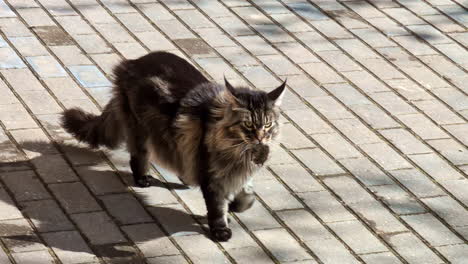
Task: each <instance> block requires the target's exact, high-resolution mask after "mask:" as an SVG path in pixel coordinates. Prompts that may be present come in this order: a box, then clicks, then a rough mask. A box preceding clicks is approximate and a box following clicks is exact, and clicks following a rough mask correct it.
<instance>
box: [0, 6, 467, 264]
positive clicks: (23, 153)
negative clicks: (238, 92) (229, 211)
mask: <svg viewBox="0 0 468 264" xmlns="http://www.w3.org/2000/svg"><path fill="white" fill-rule="evenodd" d="M467 7H468V2H467V1H465V0H427V1H422V0H397V1H391V0H373V1H370V0H369V1H344V0H343V1H334V0H321V1H320V0H316V1H311V0H309V1H307V0H298V1H296V0H281V1H280V0H278V1H276V0H258V1H242V0H221V1H214V0H166V1H156V0H0V29H1V33H0V126H1V127H0V142H1V143H0V159H1V163H0V241H1V242H0V263H2V264H3V263H5V264H6V263H34V264H39V263H158V264H160V263H203V264H204V263H241V264H243V263H296V264H299V263H303V264H304V263H338V264H344V263H362V262H364V263H376V264H381V263H424V264H427V263H450V262H451V263H468V245H467V239H468V210H467V209H468V180H467V178H468V176H467V174H468V149H467V145H468V124H467V120H468V97H467V94H468V74H467V71H466V69H467V67H468V52H467V50H466V47H467V45H468V31H467V27H468V12H467V9H466V8H467ZM151 50H166V51H171V52H174V53H176V54H179V55H181V56H184V57H186V58H189V59H190V61H191V62H192V63H193V64H194V65H195V66H196V67H198V68H199V69H200V70H202V71H203V72H204V73H206V75H207V76H209V77H211V78H212V79H213V80H215V81H221V80H222V78H223V75H224V74H226V76H227V77H228V79H230V80H231V81H232V82H234V83H238V84H240V83H242V84H246V85H249V86H252V87H256V88H258V89H265V90H268V89H271V88H272V87H274V86H276V85H278V84H279V83H280V81H281V80H283V79H285V78H286V77H287V79H288V85H289V92H288V94H287V95H286V98H285V102H284V105H283V107H282V114H283V115H282V122H283V123H284V128H283V139H282V140H281V145H280V147H278V148H277V149H276V150H275V152H274V155H273V157H272V160H271V161H270V162H269V165H268V167H267V168H266V169H265V170H263V171H262V172H261V173H259V175H257V176H256V192H257V198H258V201H257V203H256V204H255V206H254V207H253V208H252V209H251V210H250V211H248V212H246V213H243V214H238V215H232V216H231V226H232V228H233V229H234V232H233V233H234V236H233V238H232V240H231V241H229V242H227V243H215V242H212V241H211V240H210V239H208V238H207V236H206V233H205V230H206V223H205V219H204V217H203V216H204V214H205V206H204V203H203V200H202V197H201V194H200V192H199V191H198V190H191V189H186V188H185V187H184V186H182V185H180V184H179V183H178V182H177V180H176V179H175V178H174V176H173V175H170V174H168V173H167V172H165V171H163V170H157V167H155V168H154V171H153V175H155V177H157V178H158V180H155V182H154V186H152V187H150V188H146V189H140V188H136V187H133V186H132V184H131V183H130V187H127V186H128V184H129V182H131V177H130V176H129V173H128V171H129V168H128V164H127V162H128V156H127V154H126V153H125V152H124V151H114V152H107V151H104V152H92V151H90V150H88V149H87V148H86V147H85V146H83V145H78V144H76V142H75V141H74V140H73V139H72V138H71V137H70V135H68V134H67V133H65V132H64V131H63V130H62V129H61V128H60V126H59V125H58V118H59V114H60V112H61V111H63V110H64V109H66V108H69V107H74V106H80V107H83V108H85V109H88V110H90V111H93V112H99V111H100V110H101V109H102V107H103V106H104V105H105V103H106V102H107V100H108V99H109V95H110V94H109V92H110V82H109V80H110V79H111V70H112V67H113V66H114V65H115V64H116V63H118V62H119V61H120V60H121V59H123V58H136V57H139V56H140V55H143V54H146V53H147V52H149V51H151Z"/></svg>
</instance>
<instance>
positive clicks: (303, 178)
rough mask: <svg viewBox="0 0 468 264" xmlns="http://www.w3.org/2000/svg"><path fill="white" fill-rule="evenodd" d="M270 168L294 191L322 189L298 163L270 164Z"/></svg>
mask: <svg viewBox="0 0 468 264" xmlns="http://www.w3.org/2000/svg"><path fill="white" fill-rule="evenodd" d="M270 168H271V169H272V170H273V171H274V172H275V173H276V174H277V175H278V176H279V177H280V178H281V180H282V181H284V182H285V183H286V184H287V185H288V187H289V188H291V189H292V190H293V191H294V192H298V193H301V192H309V191H322V190H323V187H322V186H321V185H320V184H319V183H318V182H317V181H316V180H315V179H314V177H313V176H312V175H310V174H309V173H308V172H307V171H306V170H305V169H304V168H303V167H302V166H300V165H299V164H283V165H272V166H270Z"/></svg>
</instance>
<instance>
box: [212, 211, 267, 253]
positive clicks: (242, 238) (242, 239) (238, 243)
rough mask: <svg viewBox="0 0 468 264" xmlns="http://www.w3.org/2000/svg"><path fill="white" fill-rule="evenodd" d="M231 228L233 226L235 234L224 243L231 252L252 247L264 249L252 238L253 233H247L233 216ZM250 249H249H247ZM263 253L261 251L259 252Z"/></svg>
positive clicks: (230, 223)
mask: <svg viewBox="0 0 468 264" xmlns="http://www.w3.org/2000/svg"><path fill="white" fill-rule="evenodd" d="M203 220H205V219H203ZM229 228H231V230H232V233H233V234H235V235H233V236H232V238H231V239H230V240H229V242H228V243H224V244H223V247H224V248H225V249H226V250H227V251H228V252H229V254H231V252H234V251H235V252H238V251H236V250H237V249H241V248H246V247H248V248H252V249H253V250H254V251H257V252H258V250H260V251H262V249H261V247H260V246H259V245H258V244H257V243H256V241H255V240H254V239H253V238H252V236H251V234H249V233H247V230H245V229H244V228H243V227H242V226H241V225H240V224H239V223H238V221H236V220H234V219H232V218H231V221H230V222H229ZM247 251H248V250H247ZM259 254H260V255H261V253H259Z"/></svg>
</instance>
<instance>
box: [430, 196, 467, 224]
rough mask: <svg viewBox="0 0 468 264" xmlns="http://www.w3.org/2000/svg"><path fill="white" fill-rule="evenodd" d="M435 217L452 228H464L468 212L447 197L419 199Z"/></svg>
mask: <svg viewBox="0 0 468 264" xmlns="http://www.w3.org/2000/svg"><path fill="white" fill-rule="evenodd" d="M421 200H422V201H423V202H424V203H425V204H426V205H427V206H429V208H431V209H432V211H434V212H435V213H436V214H437V215H439V216H440V217H441V218H442V219H444V220H445V221H446V222H447V223H448V224H449V225H452V226H465V225H466V222H467V221H468V218H467V215H468V212H467V211H466V210H463V207H462V206H461V205H460V204H459V203H458V202H456V201H455V200H453V199H452V198H451V197H448V196H439V197H433V198H430V197H429V198H424V199H421Z"/></svg>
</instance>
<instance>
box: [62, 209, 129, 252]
mask: <svg viewBox="0 0 468 264" xmlns="http://www.w3.org/2000/svg"><path fill="white" fill-rule="evenodd" d="M71 218H72V219H73V221H74V222H75V223H76V224H77V225H78V228H80V229H81V231H82V232H83V233H84V235H85V236H86V237H87V238H88V239H89V241H90V242H91V244H93V245H104V244H111V243H120V242H126V239H125V237H124V236H123V235H122V233H120V231H119V230H118V228H117V226H116V225H115V223H114V222H113V221H112V219H111V218H110V217H109V216H108V215H107V214H106V213H104V212H94V213H83V214H74V215H72V216H71Z"/></svg>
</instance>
